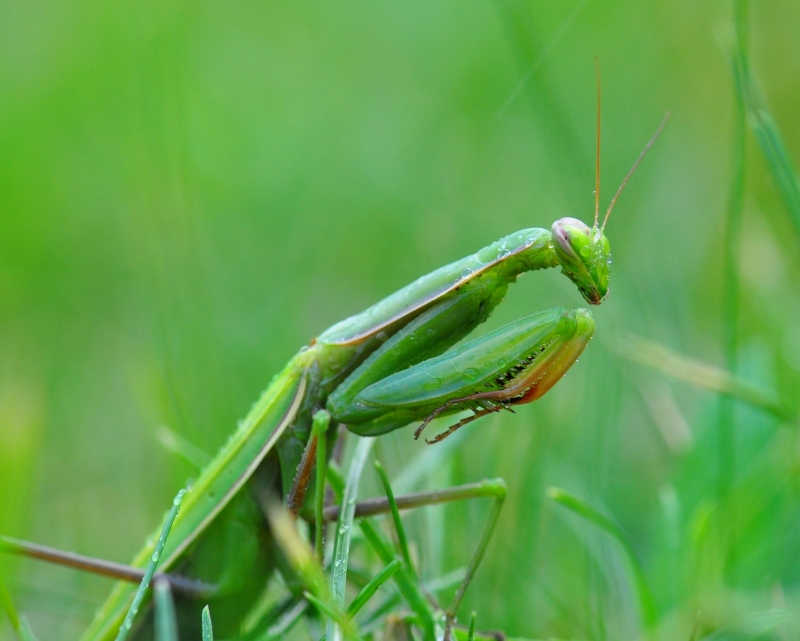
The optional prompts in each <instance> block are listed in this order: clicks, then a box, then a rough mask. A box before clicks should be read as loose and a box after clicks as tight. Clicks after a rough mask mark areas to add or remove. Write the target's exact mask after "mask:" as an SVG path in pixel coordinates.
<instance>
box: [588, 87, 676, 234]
mask: <svg viewBox="0 0 800 641" xmlns="http://www.w3.org/2000/svg"><path fill="white" fill-rule="evenodd" d="M599 82H600V78H599V76H598V89H599ZM597 105H598V106H597V117H598V119H599V118H600V96H599V93H598V103H597ZM671 115H672V114H671V112H669V111H668V112H667V113H666V114H664V117H663V118H662V119H661V124H659V125H658V129H656V132H655V133H654V134H653V137H652V138H650V140H649V141H648V143H647V144H646V145H645V146H644V149H642V153H640V154H639V157H638V158H637V159H636V162H635V163H633V167H631V170H630V171H629V172H628V175H627V176H625V180H623V181H622V184H621V185H620V186H619V189H617V193H616V194H614V197H613V198H612V199H611V204H610V205H609V206H608V211H607V212H606V217H605V218H604V219H603V226H602V227H601V228H600V229H601V230H604V229H605V228H606V223H607V222H608V217H609V216H610V215H611V210H612V209H613V208H614V204H615V203H616V202H617V198H619V195H620V194H621V193H622V190H623V189H624V188H625V185H627V184H628V180H629V179H630V177H631V176H633V172H634V171H636V168H637V167H638V166H639V163H640V162H642V158H644V157H645V154H647V152H648V151H650V147H652V146H653V143H654V142H655V141H656V139H657V138H658V136H659V135H660V134H661V130H662V129H663V128H664V125H666V124H667V121H668V120H669V117H670V116H671ZM597 169H598V177H599V175H600V174H599V171H600V127H599V124H598V129H597ZM598 187H599V185H598ZM595 225H597V217H596V215H595Z"/></svg>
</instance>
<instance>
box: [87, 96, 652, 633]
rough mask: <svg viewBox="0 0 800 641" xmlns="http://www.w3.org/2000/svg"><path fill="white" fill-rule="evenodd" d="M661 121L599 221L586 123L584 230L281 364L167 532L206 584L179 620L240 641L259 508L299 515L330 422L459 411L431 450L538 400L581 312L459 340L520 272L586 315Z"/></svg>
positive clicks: (460, 277)
mask: <svg viewBox="0 0 800 641" xmlns="http://www.w3.org/2000/svg"><path fill="white" fill-rule="evenodd" d="M598 122H599V109H598ZM663 125H664V122H662V123H661V125H660V126H659V128H658V130H657V131H656V134H655V135H654V136H653V138H652V139H651V140H650V142H649V143H648V144H647V146H646V147H645V149H644V151H643V152H642V153H641V155H640V156H639V158H638V159H637V161H636V163H635V164H634V166H633V168H632V169H631V171H630V172H629V173H628V176H627V177H626V178H625V180H624V181H623V183H622V185H621V186H620V188H619V191H618V192H617V194H616V195H615V196H614V198H613V199H612V201H611V205H610V206H609V208H608V211H607V213H606V217H605V219H604V220H603V223H602V225H601V224H600V223H599V124H598V165H597V176H596V180H597V185H596V187H597V189H596V191H595V194H596V199H595V220H594V225H593V226H592V227H589V226H588V225H586V224H584V223H583V222H581V221H580V220H578V219H576V218H570V217H566V218H560V219H559V220H556V221H555V222H554V223H553V224H552V225H551V227H550V228H549V229H544V228H529V229H523V230H521V231H518V232H515V233H513V234H510V235H507V236H505V237H503V238H501V239H499V240H498V241H496V242H494V243H492V244H490V245H488V246H486V247H484V248H483V249H481V250H479V251H477V252H476V253H474V254H472V255H469V256H467V257H465V258H462V259H461V260H457V261H455V262H452V263H450V264H448V265H445V266H444V267H441V268H439V269H437V270H435V271H433V272H431V273H429V274H427V275H425V276H423V277H421V278H419V279H418V280H416V281H414V282H413V283H411V284H409V285H407V286H406V287H404V288H402V289H400V290H399V291H397V292H395V293H394V294H392V295H391V296H388V297H387V298H385V299H383V300H382V301H380V302H378V303H376V304H375V305H373V306H372V307H370V308H368V309H367V310H365V311H363V312H362V313H360V314H357V315H355V316H352V317H350V318H348V319H346V320H344V321H342V322H340V323H337V324H336V325H333V326H332V327H331V328H329V329H328V330H326V331H324V332H322V333H321V334H320V335H319V336H317V337H316V338H315V339H314V340H312V341H311V342H310V344H309V345H307V346H305V347H303V348H302V349H301V350H300V351H299V352H298V353H297V354H296V355H295V356H294V357H292V358H291V359H290V361H289V363H288V364H287V365H286V366H285V368H284V369H283V370H282V371H281V372H280V373H279V374H277V375H276V376H275V377H274V378H273V379H272V381H271V382H270V384H269V386H268V387H267V389H266V390H265V391H264V393H263V394H262V396H261V398H260V399H259V400H258V401H257V402H256V403H255V404H254V405H253V407H252V408H251V410H250V412H249V413H248V414H247V416H246V417H245V418H244V420H243V421H242V422H241V423H240V425H239V428H238V429H237V431H236V432H235V433H234V434H233V435H232V436H231V438H230V439H229V441H228V442H227V443H226V444H225V446H224V447H223V448H222V450H221V451H220V452H219V453H218V454H217V456H216V457H215V458H214V459H213V460H212V461H211V463H209V464H208V465H207V466H206V467H205V469H204V470H203V471H202V472H201V474H200V475H199V477H198V478H197V479H196V480H195V481H194V483H193V484H192V486H191V487H190V488H189V490H188V492H187V494H186V497H185V499H184V500H183V508H182V510H181V512H180V513H179V514H178V516H177V518H176V519H175V521H174V524H173V526H172V531H171V534H170V536H169V538H168V540H167V541H166V545H165V548H164V550H163V554H162V557H161V561H160V567H159V570H160V571H161V572H169V573H176V574H179V575H181V576H183V577H186V578H189V579H191V580H193V581H195V582H202V584H206V585H213V586H214V588H213V590H212V591H211V593H209V594H205V595H204V597H203V600H202V601H201V600H197V599H192V598H190V597H185V598H182V599H181V600H179V602H178V610H179V621H180V622H181V624H183V622H184V621H195V622H196V624H197V626H199V623H200V609H201V607H202V606H203V605H204V604H205V603H209V604H210V606H211V610H212V612H213V613H214V624H215V631H217V632H218V633H219V634H221V636H222V638H230V637H234V636H236V635H237V634H238V628H237V626H238V622H239V621H240V620H241V618H242V617H243V616H244V613H245V612H247V610H248V609H249V608H250V607H252V605H253V603H254V601H255V599H256V598H257V597H258V595H259V594H260V593H261V592H262V591H263V587H264V584H265V581H266V578H265V577H267V576H269V574H271V572H272V571H273V570H274V569H276V567H279V566H280V564H281V561H280V558H279V557H280V554H279V552H277V551H276V549H275V546H274V541H273V539H272V537H271V536H270V533H269V530H268V528H267V527H265V524H266V521H265V517H264V510H263V509H262V508H263V501H261V500H260V499H261V498H263V497H264V496H266V495H269V496H272V495H280V496H281V497H282V498H283V499H284V500H285V503H286V505H287V506H288V508H289V509H290V511H291V512H293V513H294V514H295V515H297V514H298V513H299V512H300V511H301V510H302V509H303V506H304V504H306V503H307V501H306V490H307V489H308V488H309V486H310V485H311V479H312V476H313V469H314V460H315V452H316V448H317V446H318V445H320V443H319V440H320V439H324V440H326V441H327V440H330V439H332V437H333V434H334V430H333V426H334V425H336V424H341V425H344V426H346V428H347V429H348V430H349V431H350V432H352V433H355V434H357V435H360V436H377V435H381V434H385V433H388V432H391V431H394V430H397V429H401V428H403V427H405V426H408V425H410V424H412V423H417V422H420V425H419V426H418V427H417V428H416V431H415V432H414V438H418V437H420V436H421V435H422V433H423V430H425V429H426V427H427V426H428V424H429V423H430V422H431V421H433V420H434V419H436V418H439V417H446V416H449V415H453V414H461V413H464V412H471V414H470V415H468V416H466V417H464V418H461V419H460V420H455V422H453V423H452V424H451V426H450V427H449V428H447V429H446V430H445V431H443V432H441V433H440V434H438V435H436V436H434V437H433V438H431V439H429V440H428V441H427V442H428V443H436V442H439V441H441V440H442V439H444V438H446V437H447V436H448V435H450V434H452V433H453V432H454V431H455V430H457V429H460V428H461V427H463V426H464V425H466V424H468V423H470V422H472V421H474V420H476V419H478V418H480V417H482V416H485V415H487V414H491V413H493V412H498V411H502V410H512V409H513V407H514V406H516V405H520V404H525V403H530V402H533V401H536V400H538V399H540V398H541V397H542V396H543V395H544V394H546V392H547V391H549V390H550V389H551V388H552V387H553V386H554V385H555V384H556V383H557V382H558V381H559V380H560V379H561V378H562V377H563V376H564V374H565V373H566V372H567V371H568V370H569V369H570V368H571V367H572V366H573V365H574V364H575V363H576V362H577V360H578V358H579V356H580V355H581V353H582V352H583V350H584V349H585V347H586V346H587V344H588V343H589V341H590V340H591V338H592V336H593V333H594V330H595V324H594V321H593V319H592V316H591V313H590V312H589V311H588V310H587V309H568V308H561V307H559V308H554V309H550V310H546V311H542V312H538V313H535V314H532V315H530V316H527V317H525V318H521V319H519V320H517V321H514V322H512V323H510V324H508V325H505V326H504V327H501V328H499V329H497V330H494V331H493V332H490V333H489V334H486V335H485V336H482V337H479V338H475V339H472V340H469V341H468V342H465V343H463V344H460V345H458V344H459V343H460V342H461V341H462V340H463V339H465V338H467V337H468V336H469V335H470V334H471V333H472V332H473V331H474V330H475V329H476V327H477V326H478V325H480V324H481V323H483V322H484V321H485V320H486V319H487V318H489V316H490V315H491V314H492V312H493V311H494V309H495V308H496V307H497V306H498V305H499V304H500V303H501V302H502V301H503V299H504V297H505V295H506V293H507V290H508V288H509V286H510V285H511V284H513V283H514V282H515V281H516V280H517V278H518V277H519V276H521V275H522V274H524V273H526V272H530V271H537V270H542V269H548V268H555V267H560V268H561V271H562V273H563V274H564V275H565V276H566V277H567V278H568V279H569V280H570V281H571V282H573V283H574V284H575V285H576V287H577V288H578V290H579V292H580V294H581V295H582V297H583V299H584V300H585V301H586V302H587V303H588V304H590V305H599V304H601V303H602V302H603V301H604V300H605V298H606V297H607V295H608V291H609V270H610V264H611V253H610V245H609V241H608V239H607V237H606V235H605V225H606V222H607V220H608V216H609V215H610V213H611V209H612V208H613V206H614V203H615V202H616V199H617V197H618V196H619V193H620V192H621V191H622V188H623V187H624V186H625V184H626V183H627V180H628V178H629V177H630V175H631V174H632V173H633V171H634V170H635V169H636V167H637V166H638V164H639V162H640V161H641V159H642V157H643V156H644V154H645V153H646V152H647V151H648V149H649V148H650V146H651V145H652V143H653V141H654V140H655V138H656V137H657V136H658V134H659V133H660V131H661V128H662V127H663ZM321 415H322V416H323V417H324V420H325V426H328V425H330V426H331V427H330V428H328V427H326V428H323V432H322V435H321V436H320V435H319V433H318V431H312V425H314V424H315V422H318V421H319V417H320V416H321ZM315 417H317V418H316V419H315ZM453 420H454V419H453ZM152 551H153V544H152V542H150V543H148V544H147V545H146V546H145V547H144V548H143V549H142V550H141V552H140V553H139V554H138V555H137V556H136V557H135V558H134V560H133V561H132V563H131V565H132V566H134V567H143V566H144V565H146V564H147V562H148V561H149V559H150V557H151V555H152ZM176 585H177V583H176ZM133 592H134V587H133V586H132V585H131V584H129V583H122V582H120V583H118V584H117V585H116V586H115V588H114V589H113V591H112V592H111V594H110V596H109V597H108V599H107V600H106V602H105V604H104V605H103V606H102V607H101V608H100V610H99V611H98V613H97V615H96V617H95V619H94V621H93V622H92V624H91V625H90V627H89V629H88V630H87V631H86V633H85V634H84V636H83V639H84V641H105V640H108V639H113V638H114V636H115V635H116V633H117V630H118V629H119V628H120V625H121V623H122V620H123V617H124V616H125V612H126V610H127V608H128V606H129V603H130V601H131V599H132V596H133ZM182 610H183V611H184V612H185V616H184V615H182V614H181V611H182ZM454 616H455V613H451V617H454ZM187 625H190V624H187ZM143 634H147V633H143Z"/></svg>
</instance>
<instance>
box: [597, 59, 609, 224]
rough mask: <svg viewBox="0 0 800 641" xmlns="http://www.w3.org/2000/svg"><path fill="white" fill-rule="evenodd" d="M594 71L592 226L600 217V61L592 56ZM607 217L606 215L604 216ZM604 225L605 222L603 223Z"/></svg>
mask: <svg viewBox="0 0 800 641" xmlns="http://www.w3.org/2000/svg"><path fill="white" fill-rule="evenodd" d="M594 73H595V77H596V78H597V151H596V152H595V162H594V226H595V228H597V221H598V219H599V218H600V61H599V60H598V59H597V56H595V57H594ZM606 218H608V216H606ZM603 225H604V226H605V222H604V223H603Z"/></svg>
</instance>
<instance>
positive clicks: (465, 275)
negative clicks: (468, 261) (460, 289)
mask: <svg viewBox="0 0 800 641" xmlns="http://www.w3.org/2000/svg"><path fill="white" fill-rule="evenodd" d="M470 276H472V270H471V269H470V268H469V267H465V268H464V269H462V270H461V278H469V277H470Z"/></svg>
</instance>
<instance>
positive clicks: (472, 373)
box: [464, 367, 479, 379]
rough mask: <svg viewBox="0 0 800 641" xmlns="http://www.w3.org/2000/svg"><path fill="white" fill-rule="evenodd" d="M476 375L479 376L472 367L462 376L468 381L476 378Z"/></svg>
mask: <svg viewBox="0 0 800 641" xmlns="http://www.w3.org/2000/svg"><path fill="white" fill-rule="evenodd" d="M478 374H479V372H478V370H476V369H475V368H474V367H468V368H467V369H465V370H464V376H466V377H467V378H470V379H476V378H478Z"/></svg>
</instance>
